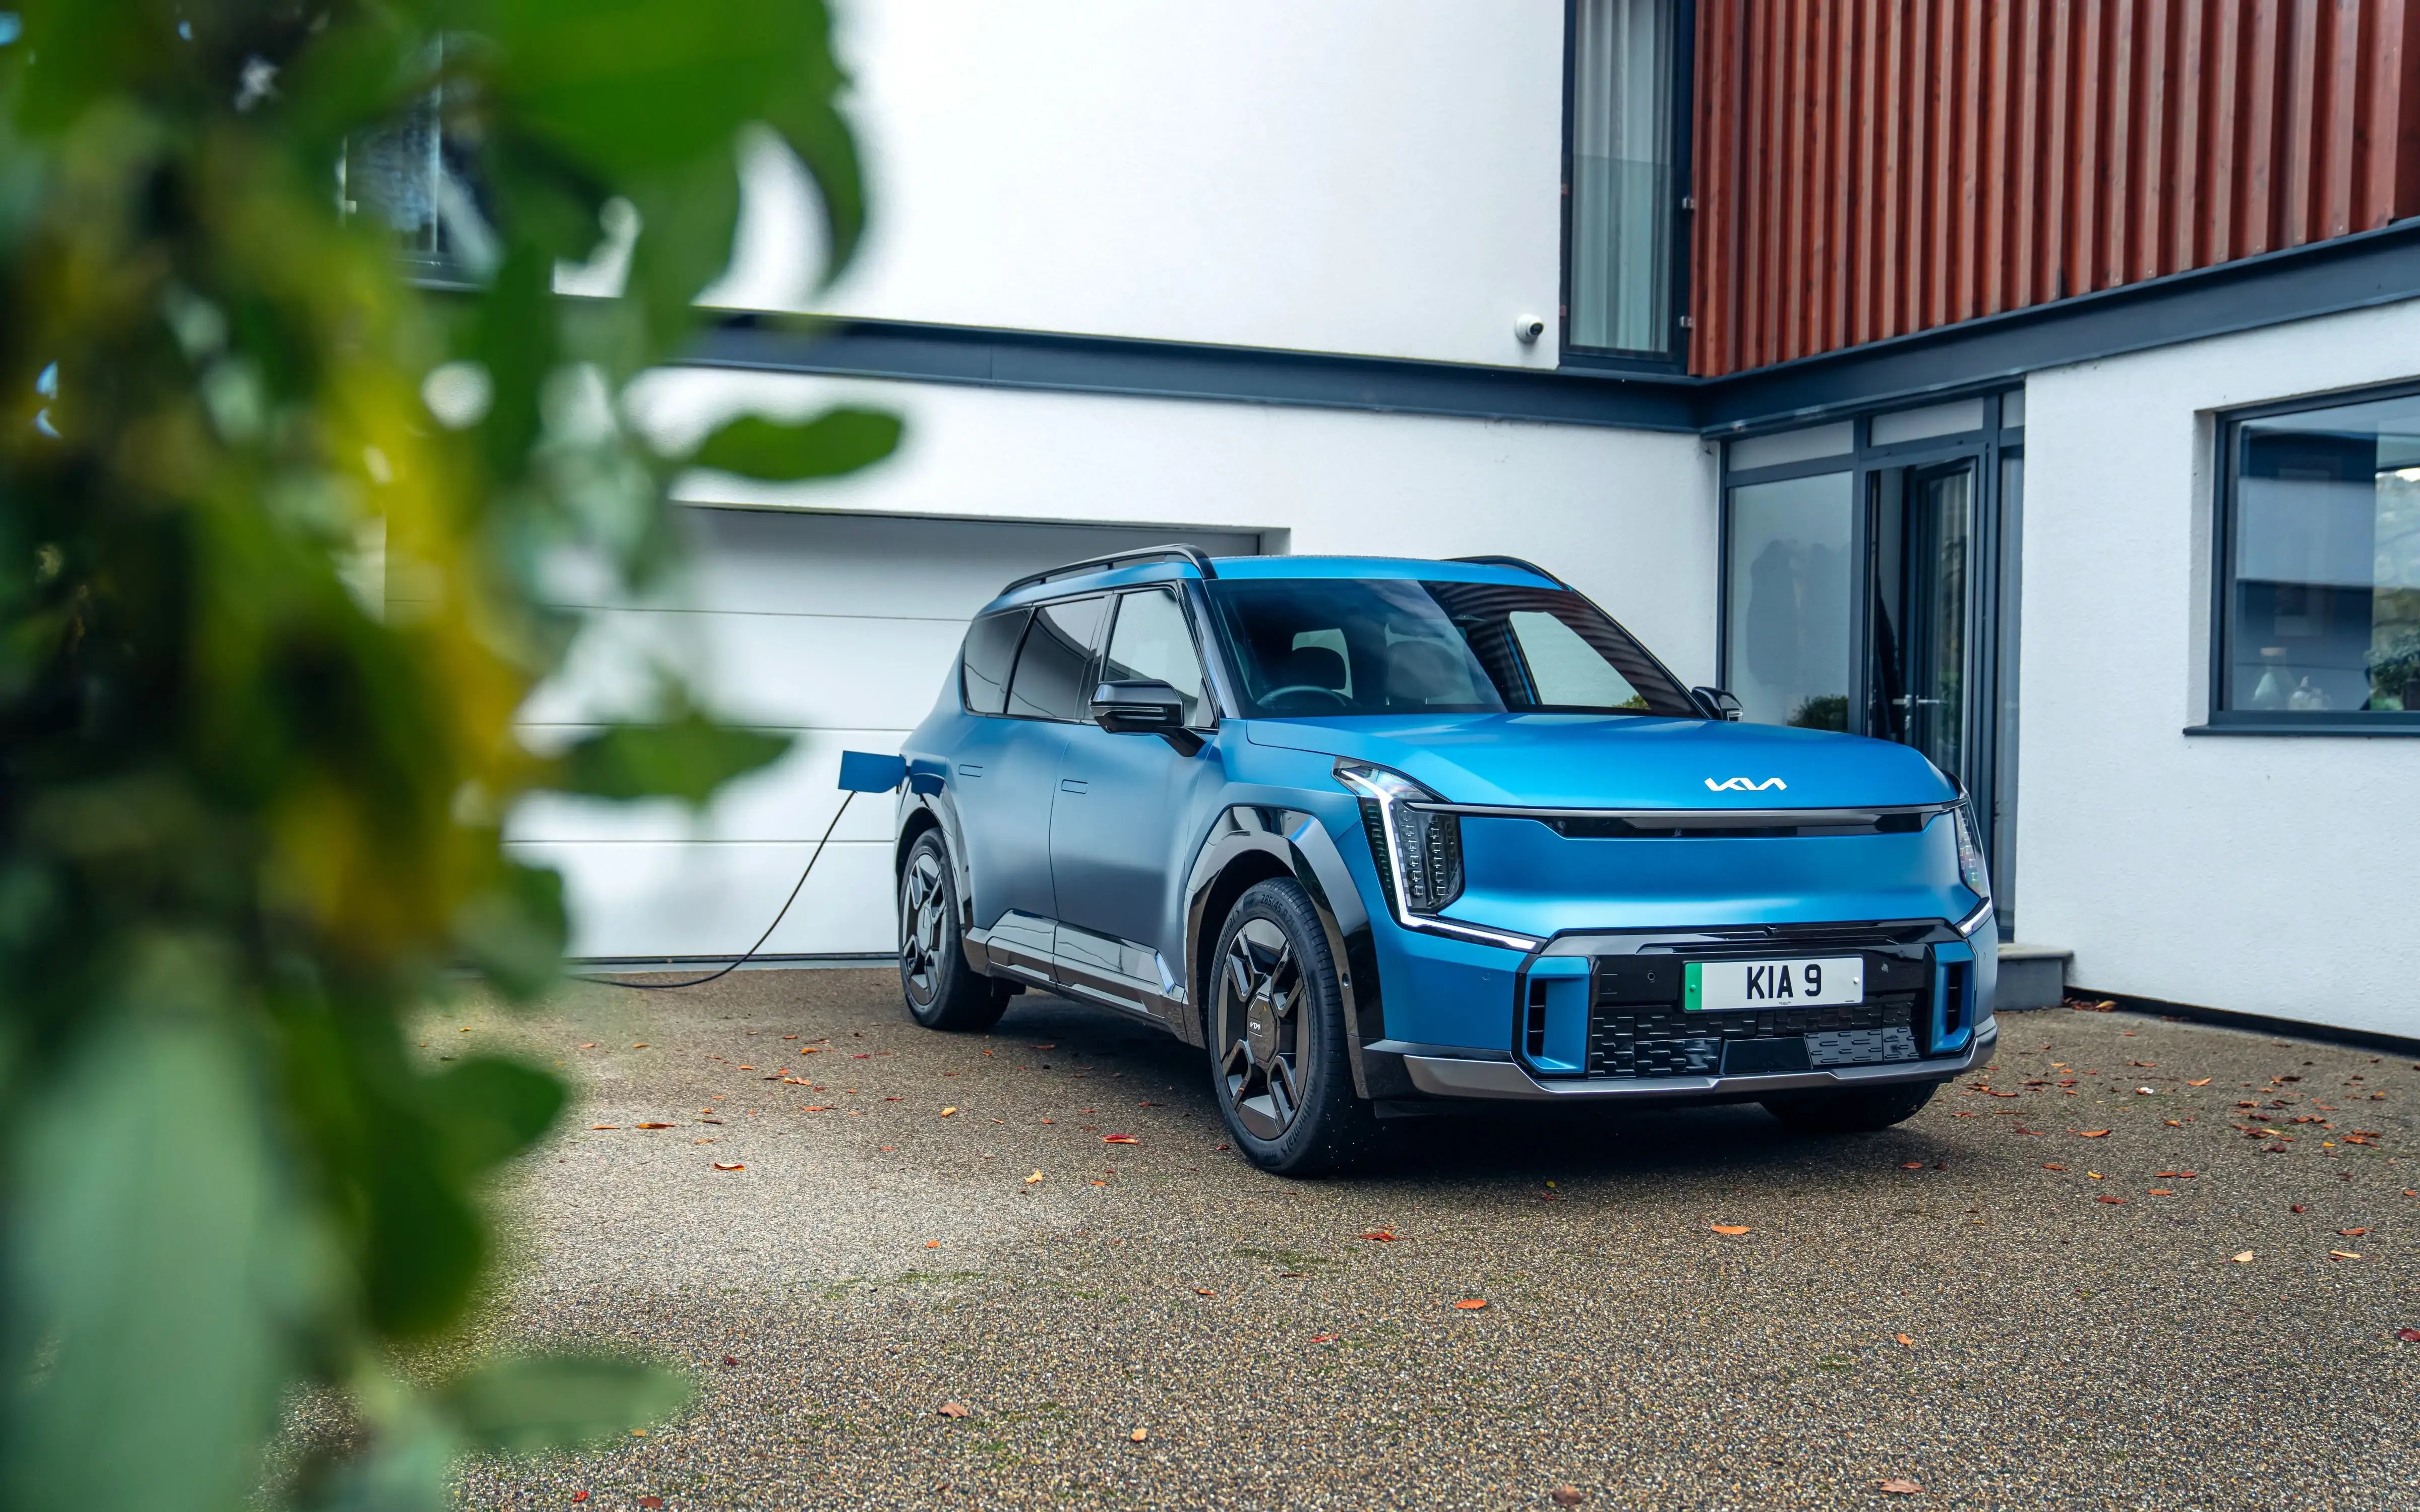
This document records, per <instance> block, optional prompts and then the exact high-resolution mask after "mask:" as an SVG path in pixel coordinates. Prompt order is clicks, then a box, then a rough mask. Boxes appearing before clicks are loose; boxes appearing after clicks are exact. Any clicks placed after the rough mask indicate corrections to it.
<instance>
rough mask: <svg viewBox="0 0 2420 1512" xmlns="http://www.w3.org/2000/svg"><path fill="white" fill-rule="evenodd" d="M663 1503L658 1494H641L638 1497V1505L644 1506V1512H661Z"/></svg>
mask: <svg viewBox="0 0 2420 1512" xmlns="http://www.w3.org/2000/svg"><path fill="white" fill-rule="evenodd" d="M663 1504H664V1499H663V1498H662V1497H660V1496H642V1497H640V1498H639V1505H640V1506H642V1507H644V1508H645V1512H662V1507H663Z"/></svg>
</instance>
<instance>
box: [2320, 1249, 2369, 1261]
mask: <svg viewBox="0 0 2420 1512" xmlns="http://www.w3.org/2000/svg"><path fill="white" fill-rule="evenodd" d="M2328 1256H2329V1257H2330V1258H2331V1259H2338V1260H2357V1259H2360V1258H2361V1257H2360V1256H2359V1255H2356V1254H2354V1253H2353V1252H2352V1251H2351V1250H2349V1249H2332V1250H2330V1251H2328Z"/></svg>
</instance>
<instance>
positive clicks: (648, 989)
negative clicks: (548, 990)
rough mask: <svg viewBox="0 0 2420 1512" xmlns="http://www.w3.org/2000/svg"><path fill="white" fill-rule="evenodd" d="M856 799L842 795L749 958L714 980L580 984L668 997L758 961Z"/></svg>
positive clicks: (608, 979)
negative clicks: (826, 844) (804, 869)
mask: <svg viewBox="0 0 2420 1512" xmlns="http://www.w3.org/2000/svg"><path fill="white" fill-rule="evenodd" d="M856 796H857V794H856V792H854V791H848V792H844V793H843V794H842V795H841V800H840V807H839V808H838V809H835V810H832V816H831V823H830V824H829V825H825V826H824V835H823V840H819V841H815V848H814V851H813V852H811V853H810V854H809V855H808V856H807V866H806V871H804V872H799V880H798V883H797V884H796V885H795V886H793V887H791V888H790V896H789V897H787V898H786V899H783V903H782V911H781V912H780V913H778V914H775V915H774V916H773V922H771V923H770V924H768V925H766V926H765V933H762V934H759V935H757V936H756V943H755V944H753V945H752V946H750V947H749V948H748V953H747V954H746V955H743V956H741V957H740V958H739V959H738V960H737V961H734V962H733V963H731V964H729V965H727V966H725V967H723V968H722V969H721V971H718V972H715V973H714V974H713V975H711V976H706V977H698V978H694V979H692V980H689V981H615V980H613V978H611V977H580V978H578V980H581V981H593V982H595V983H597V985H598V986H600V987H628V989H630V990H631V991H632V992H634V993H668V992H675V991H678V990H679V989H681V988H683V987H703V986H705V985H706V983H707V982H709V981H720V980H722V979H723V978H725V977H728V976H730V975H731V974H732V973H733V972H735V971H737V970H738V969H739V968H740V967H741V966H744V965H746V964H748V963H749V962H750V961H752V960H754V959H755V956H756V952H757V951H759V950H761V949H765V942H766V941H767V940H769V939H771V938H772V937H773V932H774V931H775V930H777V929H780V928H781V927H782V920H783V919H784V918H789V917H790V904H792V903H797V902H798V901H799V891H800V889H802V888H804V887H806V885H807V874H808V872H813V871H814V869H815V863H816V862H817V861H819V860H821V859H823V854H824V841H829V840H830V839H831V838H832V831H833V830H835V829H838V828H839V827H840V816H841V815H842V814H845V813H846V812H848V804H849V800H850V799H851V798H854V797H856Z"/></svg>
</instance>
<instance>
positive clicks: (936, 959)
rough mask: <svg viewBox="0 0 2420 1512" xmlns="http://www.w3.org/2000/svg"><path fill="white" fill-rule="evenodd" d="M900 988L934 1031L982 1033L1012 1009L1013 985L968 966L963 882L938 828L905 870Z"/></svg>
mask: <svg viewBox="0 0 2420 1512" xmlns="http://www.w3.org/2000/svg"><path fill="white" fill-rule="evenodd" d="M899 987H900V990H901V991H902V992H904V993H906V994H907V1011H908V1012H909V1013H911V1014H913V1015H914V1016H915V1019H916V1022H917V1023H919V1024H922V1025H923V1026H924V1027H926V1028H928V1029H956V1030H969V1031H981V1030H984V1029H988V1028H990V1027H991V1026H993V1025H995V1024H997V1023H999V1022H1000V1016H1001V1013H1003V1012H1005V1011H1007V1010H1008V999H1009V995H1010V994H1009V989H1008V985H1007V984H1006V983H1005V982H999V981H994V980H992V979H991V978H989V977H986V976H985V975H984V974H983V973H982V972H980V971H977V970H976V969H975V968H974V967H972V966H970V965H969V964H967V951H966V946H965V943H964V942H963V941H962V940H961V939H960V938H959V936H958V891H957V886H956V884H955V883H954V882H953V881H952V880H951V878H950V855H949V852H948V851H947V850H946V849H944V848H943V846H942V844H941V834H940V831H939V830H937V829H928V830H926V831H925V832H924V833H923V834H922V835H920V836H918V837H917V839H916V843H915V844H914V845H911V846H909V847H908V849H907V865H906V866H904V867H901V868H900V869H899Z"/></svg>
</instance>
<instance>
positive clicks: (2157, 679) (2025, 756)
mask: <svg viewBox="0 0 2420 1512" xmlns="http://www.w3.org/2000/svg"><path fill="white" fill-rule="evenodd" d="M2415 374H2420V302H2411V303H2403V304H2397V305H2392V306H2387V307H2384V308H2381V309H2377V310H2368V311H2359V312H2354V313H2351V314H2347V315H2340V316H2327V317H2324V318H2320V319H2315V320H2306V321H2301V322H2297V323H2294V324H2290V325H2283V326H2275V327H2272V328H2269V329H2266V330H2262V331H2257V332H2247V333H2245V334H2242V335H2232V336H2220V337H2213V338H2211V339H2208V340H2204V341H2196V342H2191V343H2187V344H2184V345H2180V346H2176V347H2166V348H2164V349H2162V350H2158V351H2153V352H2148V353H2143V354H2140V355H2136V356H2130V357H2121V358H2113V359H2111V360H2109V361H2106V362H2098V363H2082V364H2079V365H2076V366H2072V367H2066V368H2059V369H2055V370H2052V371H2048V372H2042V373H2037V374H2035V375H2034V376H2033V377H2032V378H2030V379H2029V380H2028V381H2027V383H2026V385H2025V416H2026V424H2025V500H2024V511H2025V520H2024V617H2023V629H2022V635H2023V688H2022V693H2021V699H2022V718H2021V722H2020V726H2019V729H2020V753H2019V770H2020V777H2019V782H2020V793H2019V799H2018V801H2019V805H2020V819H2019V828H2018V842H2017V844H2018V867H2017V874H2018V877H2019V880H2020V884H2021V887H2022V893H2021V902H2020V911H2019V919H2020V928H2021V930H2022V932H2023V933H2024V936H2025V937H2026V938H2028V939H2034V940H2040V941H2041V942H2043V943H2045V944H2056V945H2063V946H2068V947H2071V948H2072V949H2074V951H2075V964H2074V971H2073V980H2075V981H2077V982H2079V983H2081V984H2085V985H2087V986H2090V987H2094V988H2099V989H2102V990H2104V991H2110V992H2118V993H2128V994H2136V995H2143V996H2147V997H2156V998H2163V999H2166V1000H2169V1001H2174V1002H2184V1003H2193V1004H2197V1005H2200V1006H2203V1007H2209V1008H2220V1009H2226V1010H2231V1011H2238V1012H2246V1013H2261V1014H2273V1015H2276V1016H2279V1017H2285V1018H2294V1019H2304V1020H2308V1021H2311V1022H2315V1023H2320V1024H2329V1025H2335V1026H2344V1027H2350V1028H2360V1029H2370V1030H2377V1031H2382V1032H2387V1033H2393V1034H2398V1035H2406V1036H2411V1035H2420V912H2415V907H2414V903H2413V888H2412V875H2413V863H2412V858H2413V857H2414V856H2420V802H2415V801H2414V800H2415V795H2420V744H2415V743H2414V742H2412V741H2411V740H2408V739H2397V738H2392V737H2387V738H2362V737H2358V736H2350V737H2349V736H2310V735H2302V736H2282V735H2240V736H2239V735H2227V736H2218V735H2186V734H2183V733H2181V732H2182V731H2183V730H2184V729H2185V728H2186V727H2187V726H2189V725H2195V724H2198V723H2200V722H2201V720H2202V717H2203V716H2204V714H2205V713H2206V712H2207V711H2206V704H2207V702H2208V698H2209V693H2208V685H2209V677H2210V657H2209V643H2210V641H2209V631H2210V618H2211V605H2210V598H2211V514H2212V500H2213V498H2214V492H2215V489H2214V484H2215V480H2214V478H2213V476H2212V474H2213V471H2214V468H2215V457H2214V427H2213V422H2212V418H2211V412H2212V411H2214V410H2220V409H2233V408H2235V407H2238V406H2243V405H2254V404H2264V403H2268V402H2271V401H2274V400H2284V399H2293V398H2297V397H2300V396H2303V395H2307V394H2321V393H2327V392H2328V391H2331V390H2335V389H2343V388H2348V387H2353V386H2357V385H2362V384H2368V383H2377V382H2383V381H2390V380H2395V379H2401V378H2411V377H2412V376H2414V375H2415Z"/></svg>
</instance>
